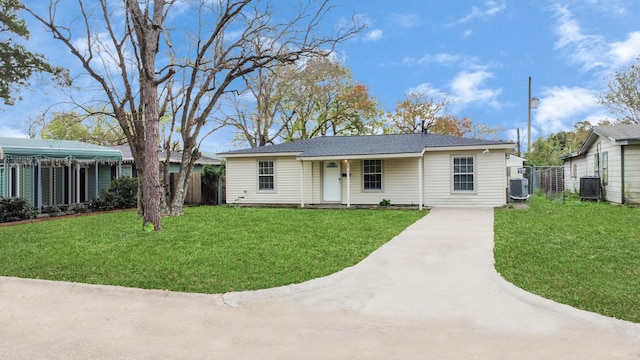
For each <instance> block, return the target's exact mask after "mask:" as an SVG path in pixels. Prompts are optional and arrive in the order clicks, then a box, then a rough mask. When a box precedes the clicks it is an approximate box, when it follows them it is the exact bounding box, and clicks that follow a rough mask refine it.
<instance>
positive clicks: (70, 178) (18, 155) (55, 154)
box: [0, 138, 122, 209]
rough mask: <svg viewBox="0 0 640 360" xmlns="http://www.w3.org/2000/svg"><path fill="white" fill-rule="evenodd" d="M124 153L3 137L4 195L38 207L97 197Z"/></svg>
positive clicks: (0, 187)
mask: <svg viewBox="0 0 640 360" xmlns="http://www.w3.org/2000/svg"><path fill="white" fill-rule="evenodd" d="M121 161H122V154H121V153H120V151H118V150H116V149H112V148H109V147H104V146H98V145H93V144H87V143H83V142H80V141H70V140H48V139H18V138H0V196H2V197H5V198H12V197H19V198H24V199H25V200H27V202H28V203H29V204H30V205H31V206H33V207H35V208H38V209H42V207H44V206H50V205H62V204H74V203H82V202H86V201H89V200H92V199H95V198H97V197H98V196H99V195H100V191H101V190H102V189H105V188H107V187H108V186H109V184H110V183H111V180H112V179H113V177H114V176H115V174H116V173H117V171H118V170H117V169H118V167H119V165H120V163H121Z"/></svg>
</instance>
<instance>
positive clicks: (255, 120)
mask: <svg viewBox="0 0 640 360" xmlns="http://www.w3.org/2000/svg"><path fill="white" fill-rule="evenodd" d="M246 83H247V91H246V92H245V93H246V94H250V95H251V99H252V101H253V106H250V105H249V104H247V103H242V102H241V101H236V102H235V104H236V105H235V113H233V114H230V115H229V116H228V117H227V118H226V119H225V123H226V124H227V125H230V126H233V127H235V128H236V134H237V135H236V138H237V139H238V140H239V141H240V142H245V143H248V145H250V146H251V147H257V146H263V145H266V144H270V143H274V142H279V141H294V140H301V139H308V138H313V137H317V136H326V135H360V134H371V133H375V132H376V131H377V130H378V129H379V128H380V122H379V118H380V114H381V113H382V112H381V110H380V106H379V104H378V102H377V100H376V99H375V98H374V97H373V96H372V95H371V94H370V93H369V89H368V88H367V87H366V86H365V85H363V84H359V83H357V82H355V81H354V80H353V78H352V76H351V72H350V71H349V69H348V68H346V67H345V66H343V65H342V64H340V63H339V62H337V61H335V60H333V59H331V58H330V57H326V56H313V57H310V58H305V59H304V60H303V61H302V62H301V63H295V64H291V65H288V66H285V67H279V68H277V69H275V70H274V71H270V72H258V73H256V74H255V76H254V77H252V78H250V79H248V80H247V82H246Z"/></svg>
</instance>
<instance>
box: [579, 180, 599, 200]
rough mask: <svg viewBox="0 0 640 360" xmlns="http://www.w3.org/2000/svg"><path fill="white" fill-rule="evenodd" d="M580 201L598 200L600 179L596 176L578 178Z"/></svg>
mask: <svg viewBox="0 0 640 360" xmlns="http://www.w3.org/2000/svg"><path fill="white" fill-rule="evenodd" d="M580 199H582V200H584V199H587V200H598V199H600V178H599V177H598V176H583V177H581V178H580Z"/></svg>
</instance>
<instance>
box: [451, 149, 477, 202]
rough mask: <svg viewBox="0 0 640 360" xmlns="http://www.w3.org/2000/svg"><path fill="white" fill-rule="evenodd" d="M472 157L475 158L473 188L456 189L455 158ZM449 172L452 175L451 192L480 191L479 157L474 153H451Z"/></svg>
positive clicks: (475, 192)
mask: <svg viewBox="0 0 640 360" xmlns="http://www.w3.org/2000/svg"><path fill="white" fill-rule="evenodd" d="M460 158H472V159H473V174H472V175H473V190H455V183H454V180H455V175H456V174H454V173H453V169H454V159H460ZM449 174H450V176H451V194H465V195H467V194H477V193H478V158H477V157H476V155H474V154H468V155H451V159H450V160H449Z"/></svg>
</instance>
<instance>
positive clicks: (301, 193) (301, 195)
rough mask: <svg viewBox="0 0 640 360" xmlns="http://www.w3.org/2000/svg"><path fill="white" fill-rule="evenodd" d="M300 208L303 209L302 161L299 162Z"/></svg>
mask: <svg viewBox="0 0 640 360" xmlns="http://www.w3.org/2000/svg"><path fill="white" fill-rule="evenodd" d="M300 207H301V208H303V207H304V161H303V160H302V159H301V160H300Z"/></svg>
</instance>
